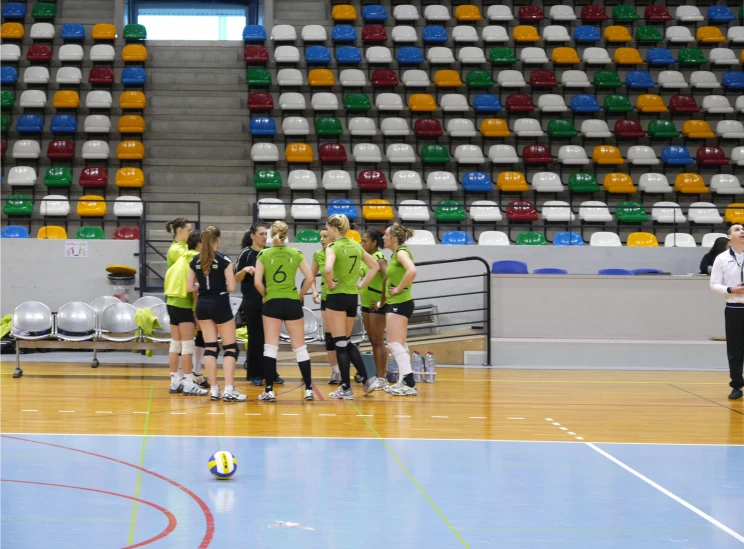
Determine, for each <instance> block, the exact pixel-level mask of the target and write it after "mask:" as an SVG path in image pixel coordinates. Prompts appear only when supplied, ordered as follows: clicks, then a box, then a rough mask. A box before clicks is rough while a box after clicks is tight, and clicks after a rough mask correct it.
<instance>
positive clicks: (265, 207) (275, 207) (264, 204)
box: [258, 198, 287, 221]
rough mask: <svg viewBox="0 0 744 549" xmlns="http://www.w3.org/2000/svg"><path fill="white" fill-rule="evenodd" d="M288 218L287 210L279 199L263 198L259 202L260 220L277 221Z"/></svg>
mask: <svg viewBox="0 0 744 549" xmlns="http://www.w3.org/2000/svg"><path fill="white" fill-rule="evenodd" d="M285 217H287V208H285V207H284V204H282V201H281V199H279V198H262V199H260V200H259V201H258V218H259V219H264V220H271V221H276V220H277V219H284V218H285Z"/></svg>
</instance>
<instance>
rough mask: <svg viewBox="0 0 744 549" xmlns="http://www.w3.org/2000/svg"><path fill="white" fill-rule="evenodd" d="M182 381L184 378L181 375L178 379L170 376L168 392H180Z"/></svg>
mask: <svg viewBox="0 0 744 549" xmlns="http://www.w3.org/2000/svg"><path fill="white" fill-rule="evenodd" d="M183 382H184V378H182V377H181V378H178V379H176V378H175V377H172V378H171V382H170V388H169V389H168V392H169V393H172V394H176V393H180V392H182V391H183Z"/></svg>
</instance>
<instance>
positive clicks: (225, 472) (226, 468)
mask: <svg viewBox="0 0 744 549" xmlns="http://www.w3.org/2000/svg"><path fill="white" fill-rule="evenodd" d="M237 470H238V458H236V457H235V456H234V455H232V454H231V453H230V452H228V451H226V450H220V451H219V452H215V453H214V454H212V457H211V458H209V472H210V473H212V475H213V476H214V478H216V479H219V480H227V479H229V478H230V477H232V476H233V475H234V474H235V471H237Z"/></svg>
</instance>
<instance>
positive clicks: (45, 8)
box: [31, 2, 57, 19]
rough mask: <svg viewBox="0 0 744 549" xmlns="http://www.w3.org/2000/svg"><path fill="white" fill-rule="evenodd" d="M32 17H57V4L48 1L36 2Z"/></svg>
mask: <svg viewBox="0 0 744 549" xmlns="http://www.w3.org/2000/svg"><path fill="white" fill-rule="evenodd" d="M31 17H33V18H34V19H54V18H55V17H57V6H56V5H54V4H50V3H48V2H39V3H38V4H34V8H33V9H32V10H31Z"/></svg>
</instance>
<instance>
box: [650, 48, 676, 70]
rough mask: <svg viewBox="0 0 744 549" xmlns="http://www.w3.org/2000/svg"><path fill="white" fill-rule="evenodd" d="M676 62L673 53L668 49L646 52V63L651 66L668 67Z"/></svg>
mask: <svg viewBox="0 0 744 549" xmlns="http://www.w3.org/2000/svg"><path fill="white" fill-rule="evenodd" d="M676 62H677V60H676V59H675V58H674V56H673V55H672V52H671V51H669V50H668V49H666V48H649V49H648V51H647V52H646V63H648V64H649V65H657V66H666V65H674V64H675V63H676Z"/></svg>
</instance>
